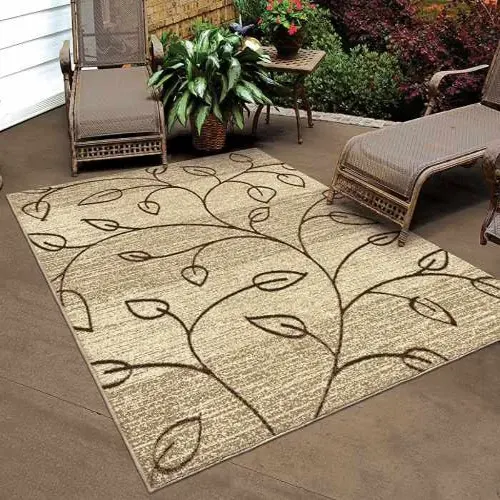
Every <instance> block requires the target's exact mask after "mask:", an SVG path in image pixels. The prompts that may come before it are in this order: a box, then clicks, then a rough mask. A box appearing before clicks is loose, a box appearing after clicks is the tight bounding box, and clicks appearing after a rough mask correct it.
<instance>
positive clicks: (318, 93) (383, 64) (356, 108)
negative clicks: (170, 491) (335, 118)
mask: <svg viewBox="0 0 500 500" xmlns="http://www.w3.org/2000/svg"><path fill="white" fill-rule="evenodd" d="M400 79H401V72H400V69H399V66H398V63H397V60H396V58H395V57H393V56H391V55H389V54H387V53H382V54H379V53H377V52H372V51H370V50H368V49H367V48H366V47H361V46H358V47H355V48H354V49H352V50H351V52H350V53H348V54H346V53H344V52H342V51H337V52H330V53H328V55H327V56H326V58H325V60H324V61H323V63H322V64H321V66H320V67H319V68H318V69H317V71H316V72H315V73H313V74H312V75H311V76H310V77H309V78H308V79H307V81H306V89H307V95H308V97H309V100H310V102H311V106H312V107H313V109H315V110H317V111H326V112H335V113H347V114H351V115H361V116H370V117H372V118H385V119H387V118H390V117H391V116H392V114H393V111H394V109H395V108H396V107H397V105H398V103H399V101H400V98H401V93H400V90H399V81H400Z"/></svg>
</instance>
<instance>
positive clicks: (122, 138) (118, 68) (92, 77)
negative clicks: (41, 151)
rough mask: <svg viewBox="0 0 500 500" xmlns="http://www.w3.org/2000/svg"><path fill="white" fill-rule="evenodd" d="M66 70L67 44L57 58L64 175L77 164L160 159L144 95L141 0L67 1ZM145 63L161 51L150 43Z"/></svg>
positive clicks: (160, 136) (150, 103) (157, 106)
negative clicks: (65, 140)
mask: <svg viewBox="0 0 500 500" xmlns="http://www.w3.org/2000/svg"><path fill="white" fill-rule="evenodd" d="M71 14H72V26H73V49H74V53H73V57H74V66H75V69H74V71H73V70H72V65H71V59H70V46H69V41H66V42H64V44H63V47H62V49H61V51H60V64H61V70H62V72H63V75H64V87H65V96H66V107H67V111H68V122H69V136H70V142H71V170H72V173H73V175H76V174H77V173H78V166H79V164H80V163H81V162H87V161H95V160H104V159H109V158H127V157H132V156H144V155H161V158H162V163H164V164H165V163H166V161H167V147H166V138H165V121H164V120H165V119H164V115H163V107H162V104H161V102H160V101H159V100H158V96H156V94H155V93H154V92H153V91H152V90H151V89H150V88H148V85H147V81H148V78H149V75H150V73H151V68H150V66H149V64H148V62H149V61H148V53H147V52H148V51H147V46H148V45H147V29H146V21H145V10H144V0H71ZM150 54H151V63H152V65H153V68H155V67H156V66H157V65H158V64H161V62H162V59H163V48H162V45H161V43H160V42H159V40H158V39H157V38H156V37H152V38H151V50H150Z"/></svg>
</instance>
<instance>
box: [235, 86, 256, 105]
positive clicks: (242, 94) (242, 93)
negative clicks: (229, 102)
mask: <svg viewBox="0 0 500 500" xmlns="http://www.w3.org/2000/svg"><path fill="white" fill-rule="evenodd" d="M234 92H235V93H236V95H237V96H238V97H239V98H240V99H242V100H243V101H245V102H251V103H255V99H254V98H253V96H252V93H251V92H250V90H248V89H247V88H246V87H245V86H244V85H241V84H240V85H236V87H235V88H234Z"/></svg>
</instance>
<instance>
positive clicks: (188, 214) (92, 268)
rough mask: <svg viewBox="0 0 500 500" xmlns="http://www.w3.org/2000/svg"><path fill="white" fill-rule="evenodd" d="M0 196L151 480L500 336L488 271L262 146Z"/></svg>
mask: <svg viewBox="0 0 500 500" xmlns="http://www.w3.org/2000/svg"><path fill="white" fill-rule="evenodd" d="M9 199H10V202H11V204H12V206H13V209H14V211H15V214H16V216H17V218H18V219H19V221H20V223H21V225H22V227H23V229H24V231H25V232H26V234H27V236H28V238H29V241H30V243H31V245H32V248H33V250H34V252H35V254H36V256H37V258H38V260H39V262H40V264H41V266H42V268H43V270H44V272H45V274H46V276H47V279H48V280H49V281H50V283H51V286H52V287H53V289H54V291H55V293H56V296H57V297H58V299H59V301H60V303H61V305H62V307H63V308H64V310H65V312H66V317H67V318H68V320H69V321H70V322H71V324H72V326H73V332H74V335H75V337H76V338H77V340H78V342H79V345H80V347H81V349H82V351H83V354H84V356H85V358H86V359H87V361H88V362H89V363H90V364H91V366H92V367H93V370H94V373H95V375H96V378H97V380H99V382H100V385H101V387H102V388H103V390H104V391H105V395H106V399H107V401H108V403H109V405H110V407H111V408H112V410H113V413H114V417H115V420H116V422H117V424H118V426H119V428H120V430H121V431H122V434H123V435H124V437H125V439H126V440H127V443H128V445H129V447H130V449H131V451H132V453H133V454H134V456H135V459H136V461H137V463H138V465H139V467H140V469H141V473H142V476H143V477H144V478H145V481H146V482H147V485H148V488H149V489H150V490H154V489H157V488H159V487H162V486H165V485H166V484H169V483H171V482H172V481H175V480H177V479H180V478H183V477H186V476H187V475H189V474H192V473H194V472H197V471H199V470H201V469H203V468H205V467H208V466H210V465H212V464H215V463H218V462H220V461H221V460H223V459H225V458H228V457H231V456H233V455H235V454H238V453H241V452H243V451H245V450H248V449H250V448H252V447H254V446H257V445H259V444H261V443H263V442H265V441H267V440H269V439H271V438H274V437H275V436H279V435H280V434H282V433H284V432H287V431H290V430H292V429H296V428H299V427H301V426H303V425H305V424H306V423H309V422H311V421H312V420H314V419H315V418H319V417H323V416H325V415H328V414H330V413H332V412H334V411H335V410H337V409H339V408H342V407H345V406H346V405H349V404H352V403H353V402H355V401H359V400H360V399H362V398H365V397H367V396H369V395H371V394H374V393H377V392H380V391H381V390H384V389H387V388H389V387H391V386H393V385H394V384H397V383H400V382H402V381H404V380H408V379H410V378H412V377H414V376H416V375H418V374H420V373H423V372H425V371H426V370H429V369H432V368H436V367H437V366H439V365H441V364H443V363H445V362H447V361H449V360H453V359H456V358H458V357H460V356H462V355H464V354H466V353H468V352H471V351H474V350H476V349H478V348H480V347H481V346H484V345H487V344H490V343H492V342H494V341H496V340H498V339H499V326H498V310H499V309H498V308H499V306H500V293H499V290H500V284H499V282H498V280H496V279H494V278H492V277H490V276H487V275H485V273H484V272H482V271H480V270H478V269H475V268H474V267H472V266H470V265H469V264H467V263H465V262H463V261H461V260H460V259H458V258H456V257H455V256H453V255H450V254H448V253H447V252H446V251H445V250H443V249H439V248H436V247H435V246H434V245H432V244H431V243H429V242H427V241H425V240H422V239H421V238H418V237H417V236H412V237H411V238H410V240H409V242H408V244H407V246H406V247H405V248H399V247H398V246H397V241H396V238H397V231H396V230H395V229H394V228H392V227H389V226H387V225H385V223H381V222H380V221H379V220H378V219H376V218H375V217H374V216H373V214H371V213H369V212H366V211H364V210H362V209H360V208H359V206H357V205H356V204H354V203H351V202H349V201H348V200H347V199H346V198H344V197H337V198H336V199H335V200H334V204H333V205H327V204H326V200H325V186H323V185H321V184H319V183H318V182H316V181H314V180H312V179H310V178H309V177H307V176H305V175H303V174H301V173H300V172H298V171H296V170H294V169H293V168H292V167H290V166H288V165H286V164H284V163H282V162H280V161H279V160H276V159H273V158H271V157H269V156H267V155H266V154H264V153H262V152H261V151H259V150H256V149H253V150H247V151H242V152H239V153H232V154H225V155H220V156H213V157H210V158H202V159H199V160H196V161H189V162H182V163H177V164H171V165H169V166H168V168H166V167H149V168H147V169H143V170H134V171H122V172H120V173H119V174H114V175H110V176H107V177H103V178H99V179H96V178H92V179H85V177H83V178H82V179H81V180H78V181H77V182H74V183H70V184H66V185H61V186H53V187H50V188H46V189H36V190H32V191H27V192H24V193H17V194H14V195H10V196H9Z"/></svg>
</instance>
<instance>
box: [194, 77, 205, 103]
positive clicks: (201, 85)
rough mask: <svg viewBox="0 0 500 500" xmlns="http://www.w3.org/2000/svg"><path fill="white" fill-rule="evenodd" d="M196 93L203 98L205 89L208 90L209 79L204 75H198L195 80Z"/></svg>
mask: <svg viewBox="0 0 500 500" xmlns="http://www.w3.org/2000/svg"><path fill="white" fill-rule="evenodd" d="M193 88H194V93H195V95H197V96H198V97H201V98H203V95H204V94H205V90H207V80H206V78H205V77H204V76H197V77H196V78H195V79H194V81H193Z"/></svg>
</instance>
